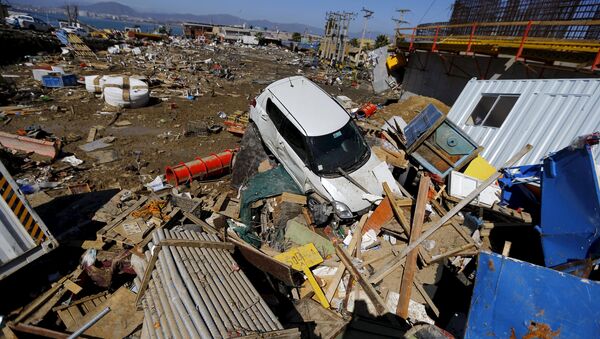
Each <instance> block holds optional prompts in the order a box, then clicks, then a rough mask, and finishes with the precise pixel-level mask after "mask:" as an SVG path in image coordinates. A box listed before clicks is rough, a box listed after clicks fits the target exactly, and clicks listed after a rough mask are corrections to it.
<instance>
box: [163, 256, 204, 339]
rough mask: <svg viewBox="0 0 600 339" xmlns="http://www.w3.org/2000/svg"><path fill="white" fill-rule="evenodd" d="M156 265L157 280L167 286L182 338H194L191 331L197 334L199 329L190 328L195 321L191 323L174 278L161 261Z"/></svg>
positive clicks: (166, 289) (167, 294)
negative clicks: (168, 273) (173, 281)
mask: <svg viewBox="0 0 600 339" xmlns="http://www.w3.org/2000/svg"><path fill="white" fill-rule="evenodd" d="M155 265H156V268H157V270H158V272H159V274H158V279H157V281H160V282H161V284H162V285H163V286H165V287H166V288H165V295H166V297H167V303H169V304H170V305H172V308H173V317H174V320H175V323H176V325H175V327H174V328H177V329H179V330H180V332H181V337H182V338H193V336H192V334H190V333H192V332H193V333H196V334H197V331H196V329H195V328H192V329H190V328H189V326H190V324H191V326H192V327H193V323H191V320H190V319H189V315H188V314H187V311H186V310H185V307H184V306H183V302H182V301H181V298H179V295H177V293H176V292H177V291H176V289H175V288H174V286H173V285H172V279H171V278H170V277H167V275H166V273H165V272H164V268H163V267H162V264H161V263H159V262H158V261H157V262H156V264H155ZM167 279H169V280H167ZM184 317H187V318H188V321H185V320H184Z"/></svg>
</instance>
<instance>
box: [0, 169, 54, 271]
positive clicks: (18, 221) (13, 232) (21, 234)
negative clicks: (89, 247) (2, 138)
mask: <svg viewBox="0 0 600 339" xmlns="http://www.w3.org/2000/svg"><path fill="white" fill-rule="evenodd" d="M0 174H1V178H0V182H5V184H4V185H6V184H7V185H8V186H7V188H6V189H7V190H8V189H10V190H12V194H13V195H14V196H15V198H14V200H13V199H11V200H13V204H12V206H15V207H13V208H11V206H9V202H10V201H8V202H7V201H5V199H4V197H3V198H2V199H0V214H1V215H0V227H1V229H0V237H1V239H0V243H4V244H3V246H7V245H9V246H12V248H13V249H16V246H17V245H18V246H20V249H17V250H18V251H21V253H20V254H17V256H16V257H12V258H9V257H6V258H0V265H1V266H0V280H2V279H4V278H6V277H7V276H9V275H10V274H12V273H14V272H15V271H17V270H19V269H20V268H22V267H24V266H26V265H27V264H29V263H30V262H32V261H34V260H36V259H37V258H39V257H41V256H42V255H44V254H46V253H48V252H50V251H52V250H53V249H54V248H56V247H57V246H58V242H57V241H56V239H54V237H53V236H52V234H51V233H50V231H49V230H48V227H46V225H45V224H44V222H43V221H42V219H41V218H40V217H39V215H38V214H37V213H36V212H35V210H34V209H33V208H32V207H31V206H30V205H29V203H28V202H27V199H26V198H25V196H24V195H23V193H22V192H21V191H20V190H19V186H18V185H17V183H16V182H15V181H14V180H13V178H12V176H11V175H10V173H9V172H8V170H7V169H6V167H4V164H2V162H0ZM5 180H6V181H5ZM4 192H6V191H4ZM5 195H6V197H9V196H10V195H11V194H10V193H6V194H5ZM18 205H22V206H21V207H18ZM15 210H17V212H15ZM19 215H20V216H22V217H20V218H19V217H18V216H19ZM29 216H30V217H31V222H30V223H29V225H30V229H29V230H28V229H27V228H26V225H24V224H23V223H24V222H26V221H27V220H28V218H29ZM31 233H34V234H31ZM34 236H35V238H34ZM19 244H20V245H19ZM0 253H3V252H0Z"/></svg>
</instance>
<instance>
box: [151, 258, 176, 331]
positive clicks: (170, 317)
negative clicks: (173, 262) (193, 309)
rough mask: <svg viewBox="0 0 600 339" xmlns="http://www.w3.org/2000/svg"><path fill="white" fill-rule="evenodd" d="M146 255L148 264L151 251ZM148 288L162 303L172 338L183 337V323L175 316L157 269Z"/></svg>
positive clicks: (153, 271)
mask: <svg viewBox="0 0 600 339" xmlns="http://www.w3.org/2000/svg"><path fill="white" fill-rule="evenodd" d="M145 254H146V259H147V260H148V262H150V259H151V258H152V255H151V254H150V251H146V252H145ZM148 288H149V289H150V288H153V289H154V291H155V292H156V294H157V296H158V301H157V302H158V303H160V304H161V306H162V310H163V312H164V314H165V318H166V319H167V323H168V324H169V330H170V334H171V337H181V336H183V335H182V334H180V332H179V327H180V326H181V325H182V323H181V321H176V320H175V316H174V314H173V313H174V311H173V309H172V308H171V303H169V302H168V298H167V295H166V292H165V289H164V288H163V284H162V282H161V281H160V278H159V277H158V269H157V268H156V267H155V268H154V270H152V279H150V287H148ZM175 312H177V311H175Z"/></svg>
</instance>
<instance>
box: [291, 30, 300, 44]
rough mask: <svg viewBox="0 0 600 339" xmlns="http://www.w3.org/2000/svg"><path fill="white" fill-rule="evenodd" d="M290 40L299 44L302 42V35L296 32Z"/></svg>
mask: <svg viewBox="0 0 600 339" xmlns="http://www.w3.org/2000/svg"><path fill="white" fill-rule="evenodd" d="M292 40H293V41H296V42H300V40H302V34H300V33H298V32H294V34H292Z"/></svg>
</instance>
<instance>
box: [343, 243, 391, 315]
mask: <svg viewBox="0 0 600 339" xmlns="http://www.w3.org/2000/svg"><path fill="white" fill-rule="evenodd" d="M335 253H336V254H337V255H338V257H339V258H340V260H341V261H342V263H343V264H344V266H346V269H347V270H348V272H350V274H351V275H352V277H353V278H354V279H355V280H356V281H358V283H359V284H360V286H361V287H362V288H363V291H365V293H366V294H367V297H369V299H370V300H371V302H372V303H373V305H374V306H375V310H376V312H377V315H383V314H385V313H386V311H387V308H386V306H385V302H384V301H383V299H382V298H381V296H380V295H379V293H377V291H376V290H375V288H373V286H372V285H371V284H370V283H369V282H368V281H367V279H366V278H365V277H364V276H363V275H362V274H361V273H360V272H359V271H358V269H357V268H356V266H354V264H353V263H352V260H350V257H349V256H348V254H347V253H346V251H345V250H344V249H343V248H341V247H340V246H339V245H336V246H335Z"/></svg>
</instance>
